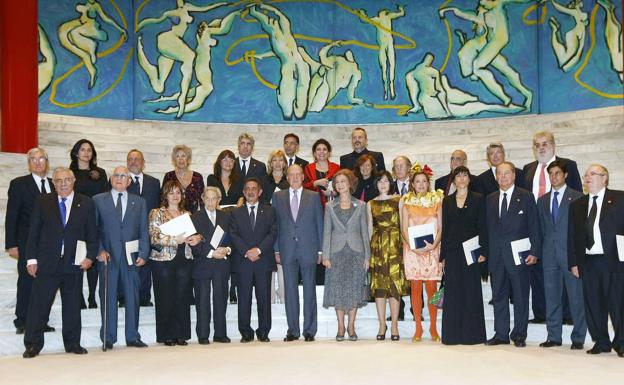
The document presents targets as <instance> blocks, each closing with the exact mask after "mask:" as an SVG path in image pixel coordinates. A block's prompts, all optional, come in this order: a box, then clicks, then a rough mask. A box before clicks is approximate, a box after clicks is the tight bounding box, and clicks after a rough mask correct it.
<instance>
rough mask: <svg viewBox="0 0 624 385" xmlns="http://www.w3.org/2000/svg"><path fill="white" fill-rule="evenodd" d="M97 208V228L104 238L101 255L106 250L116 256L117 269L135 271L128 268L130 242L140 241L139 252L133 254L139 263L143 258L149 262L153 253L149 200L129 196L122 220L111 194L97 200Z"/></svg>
mask: <svg viewBox="0 0 624 385" xmlns="http://www.w3.org/2000/svg"><path fill="white" fill-rule="evenodd" d="M93 200H94V201H95V208H96V212H95V213H96V218H97V225H98V229H99V236H100V250H99V251H100V252H101V251H103V250H106V251H107V252H108V253H109V254H110V255H111V257H112V263H113V264H114V265H116V267H121V266H128V267H129V268H130V269H131V270H132V269H136V266H135V265H134V264H133V265H132V266H129V265H128V262H127V260H126V249H125V245H126V242H129V241H134V240H138V241H139V251H138V253H132V255H131V258H132V260H133V261H136V259H137V258H142V259H143V260H145V261H147V258H148V257H149V252H150V242H149V233H148V230H147V209H146V207H145V199H143V198H141V197H140V196H138V195H134V194H128V202H127V206H126V213H125V214H124V217H123V220H121V221H120V220H119V218H118V217H117V212H116V211H115V203H114V202H113V196H112V195H111V193H110V192H105V193H101V194H97V195H96V196H94V197H93Z"/></svg>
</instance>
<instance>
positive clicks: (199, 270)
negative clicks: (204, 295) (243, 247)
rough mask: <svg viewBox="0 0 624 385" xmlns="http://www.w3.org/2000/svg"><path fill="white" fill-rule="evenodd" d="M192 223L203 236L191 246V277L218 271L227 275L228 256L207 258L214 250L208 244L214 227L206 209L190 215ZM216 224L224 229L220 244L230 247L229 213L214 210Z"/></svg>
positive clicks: (228, 269) (204, 275) (201, 277)
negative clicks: (201, 239)
mask: <svg viewBox="0 0 624 385" xmlns="http://www.w3.org/2000/svg"><path fill="white" fill-rule="evenodd" d="M191 220H192V221H193V225H194V226H195V229H196V230H197V233H198V234H200V235H201V236H202V237H204V240H203V241H202V242H200V243H198V244H197V245H195V246H191V250H193V279H208V278H209V277H210V276H211V272H213V271H216V270H218V271H220V272H222V273H223V274H225V275H227V276H229V271H230V257H228V259H214V258H208V254H209V253H210V252H211V251H212V250H214V249H215V248H214V247H212V245H211V244H210V240H211V239H212V235H213V234H214V231H215V229H216V227H215V226H214V225H213V224H212V222H211V221H210V218H208V213H207V212H206V210H200V211H197V212H195V214H193V216H192V217H191ZM216 221H217V226H220V227H221V228H222V229H223V231H225V235H224V239H223V240H222V243H221V246H223V247H231V246H232V244H231V237H230V236H229V215H228V213H227V212H225V211H222V210H217V211H216ZM261 257H262V256H261Z"/></svg>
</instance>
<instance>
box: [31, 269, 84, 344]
mask: <svg viewBox="0 0 624 385" xmlns="http://www.w3.org/2000/svg"><path fill="white" fill-rule="evenodd" d="M80 277H82V271H80V272H76V273H68V274H50V275H47V274H38V275H37V277H36V278H35V279H34V280H33V285H32V291H31V293H30V294H31V295H30V302H29V305H28V318H27V319H26V332H25V334H24V346H26V347H29V346H31V347H32V348H33V349H34V350H36V351H37V352H39V351H40V350H41V349H42V348H43V344H44V337H43V335H44V334H43V333H44V332H43V331H44V328H45V326H46V325H47V324H48V319H49V317H50V309H52V303H53V302H54V297H56V291H57V290H59V289H60V291H61V301H62V305H63V309H62V317H63V344H64V345H65V349H69V348H73V347H76V346H78V345H80V332H81V330H82V324H81V319H80V298H81V295H82V294H81V290H80V289H81V288H82V286H80V281H81V279H80Z"/></svg>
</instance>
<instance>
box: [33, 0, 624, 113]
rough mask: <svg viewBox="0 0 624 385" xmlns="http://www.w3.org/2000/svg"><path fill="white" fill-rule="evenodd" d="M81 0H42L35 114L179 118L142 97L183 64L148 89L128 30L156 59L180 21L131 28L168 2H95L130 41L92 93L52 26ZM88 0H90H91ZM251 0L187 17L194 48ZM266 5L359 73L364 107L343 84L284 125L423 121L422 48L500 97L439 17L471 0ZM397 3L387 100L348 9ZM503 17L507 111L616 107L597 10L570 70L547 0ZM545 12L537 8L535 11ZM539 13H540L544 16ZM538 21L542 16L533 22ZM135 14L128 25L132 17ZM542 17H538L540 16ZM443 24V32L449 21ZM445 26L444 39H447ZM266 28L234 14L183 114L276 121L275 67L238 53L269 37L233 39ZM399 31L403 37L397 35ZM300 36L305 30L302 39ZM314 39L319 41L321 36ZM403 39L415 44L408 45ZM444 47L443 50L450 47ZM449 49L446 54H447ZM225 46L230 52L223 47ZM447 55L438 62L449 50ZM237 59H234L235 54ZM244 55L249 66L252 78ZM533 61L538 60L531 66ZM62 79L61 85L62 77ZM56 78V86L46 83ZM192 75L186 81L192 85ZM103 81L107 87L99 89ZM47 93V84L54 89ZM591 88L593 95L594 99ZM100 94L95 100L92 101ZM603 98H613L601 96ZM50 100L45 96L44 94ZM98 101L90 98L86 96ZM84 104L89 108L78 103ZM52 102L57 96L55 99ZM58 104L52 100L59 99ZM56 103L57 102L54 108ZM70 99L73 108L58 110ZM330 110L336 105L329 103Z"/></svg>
mask: <svg viewBox="0 0 624 385" xmlns="http://www.w3.org/2000/svg"><path fill="white" fill-rule="evenodd" d="M86 1H87V0H82V1H80V2H79V1H76V0H71V1H70V0H58V1H54V2H52V1H49V0H40V1H39V7H40V8H39V9H40V11H39V14H40V16H39V19H40V24H41V26H42V27H43V29H44V30H45V31H46V32H47V35H48V38H49V39H50V43H51V45H52V48H53V50H54V53H55V55H56V59H57V64H56V67H55V69H54V76H53V79H52V84H51V85H50V86H49V87H48V89H47V90H46V91H45V92H43V93H42V94H41V95H40V99H39V100H40V111H42V112H50V113H57V114H68V115H80V116H93V117H107V118H116V119H133V118H135V119H150V120H169V121H173V120H175V119H176V115H175V114H162V113H158V112H156V110H157V109H159V108H166V107H168V106H175V105H176V101H175V100H171V101H166V102H159V103H150V102H148V101H150V100H154V99H157V98H158V97H159V96H161V95H171V94H174V93H176V92H178V91H179V90H180V82H181V78H182V76H181V73H180V63H179V62H178V63H176V64H175V65H174V67H173V69H172V71H171V73H170V75H169V77H168V78H167V80H166V82H165V84H164V91H163V92H162V94H159V93H157V92H155V91H154V90H153V89H152V87H151V86H150V83H149V79H148V77H147V75H146V72H145V71H144V70H143V69H142V68H141V66H139V64H138V63H137V59H136V56H137V55H136V45H137V36H139V35H140V36H142V39H143V44H144V52H145V55H146V56H147V58H148V59H149V61H150V62H151V63H156V59H157V57H158V52H157V48H156V45H157V35H158V34H159V33H161V32H163V31H167V30H169V29H171V28H172V27H174V26H175V25H176V24H178V22H179V21H178V20H176V19H175V18H173V19H172V20H164V21H163V22H162V23H160V24H152V25H148V26H145V27H144V28H142V29H141V31H140V32H139V33H138V34H135V33H134V30H135V28H134V25H135V23H136V22H137V21H140V20H143V19H145V18H148V17H159V16H160V15H162V14H163V12H164V11H165V10H169V9H175V7H176V1H175V0H135V1H133V2H131V1H129V0H125V1H124V0H117V1H116V2H115V1H113V0H98V3H99V4H100V5H101V7H102V9H103V10H104V11H105V12H106V14H108V15H109V16H110V17H112V18H113V19H114V20H116V21H117V22H118V23H120V24H121V20H120V17H119V15H118V13H117V10H116V9H115V6H114V4H116V5H117V6H118V7H119V9H120V11H121V12H122V13H123V15H124V18H125V20H126V22H127V25H128V28H127V32H128V42H126V43H123V44H121V45H120V46H119V48H117V49H116V50H115V51H114V52H113V53H111V54H110V55H108V56H106V57H104V58H99V59H98V61H97V63H96V67H97V69H98V77H97V80H96V83H95V86H94V87H93V89H89V88H88V83H89V76H88V74H87V71H86V69H85V67H84V66H82V67H80V68H78V69H77V70H76V71H75V72H73V73H71V74H69V76H67V77H66V78H63V76H64V74H66V73H67V71H69V70H70V69H71V68H72V67H73V66H75V65H77V64H79V63H80V59H79V58H78V57H77V56H76V55H74V54H72V53H70V52H69V51H67V50H66V49H65V48H63V47H62V46H61V45H60V42H59V40H58V33H57V30H58V28H59V26H60V25H61V24H63V23H64V22H65V21H67V20H70V19H75V18H76V17H77V16H78V13H77V12H76V5H77V4H79V3H85V2H86ZM91 1H93V0H91ZM192 3H193V4H195V5H202V6H203V5H206V4H210V3H215V2H214V1H206V0H195V1H194V2H192ZM246 3H249V2H248V1H241V2H239V3H236V4H233V5H228V6H224V7H219V8H216V9H213V10H210V11H208V12H205V13H202V12H191V13H190V15H191V16H192V17H193V21H192V23H190V24H189V26H188V29H187V30H186V32H185V34H184V37H183V39H184V42H185V43H186V45H188V46H189V47H190V48H191V49H193V50H195V49H196V46H197V42H196V36H195V35H196V32H197V28H198V26H199V25H200V23H201V22H202V21H206V22H211V21H212V20H215V19H222V18H223V17H225V16H226V15H228V14H229V13H230V12H232V11H233V10H235V9H241V8H244V7H245V5H246ZM266 3H271V4H273V5H274V6H275V7H276V8H279V10H281V11H282V12H283V13H284V14H285V15H286V16H288V18H289V19H290V22H291V25H292V27H291V28H292V31H293V33H294V34H296V35H297V36H298V38H297V44H298V45H299V46H303V47H304V48H305V50H306V51H307V53H308V54H309V55H310V56H311V57H312V58H314V59H315V60H318V54H319V50H320V49H321V48H322V47H323V46H324V45H325V44H327V42H329V41H331V40H347V41H350V43H345V44H343V46H342V47H334V48H332V50H331V51H330V52H331V53H335V54H344V52H346V50H347V49H348V50H351V51H352V53H353V56H354V57H355V60H356V62H357V63H358V65H359V68H360V70H361V73H362V79H361V81H360V83H359V85H358V87H357V90H356V96H358V97H361V98H363V99H365V101H366V102H367V103H368V106H364V105H360V106H351V105H349V103H348V100H347V96H346V90H342V91H340V92H338V94H337V95H336V97H335V98H334V99H333V100H332V101H331V102H330V103H329V106H330V107H328V108H325V109H324V110H323V111H321V112H308V113H307V114H306V115H305V118H304V119H301V120H292V121H290V122H291V123H302V124H334V123H336V124H341V123H345V124H347V123H382V122H397V123H398V122H412V121H424V120H427V117H426V116H425V114H423V112H422V111H420V112H419V113H416V114H407V115H405V111H406V110H407V109H408V108H409V107H411V103H410V99H409V95H408V90H407V88H406V85H405V74H406V73H407V72H408V71H410V70H411V69H412V68H413V67H414V66H415V65H416V64H418V63H419V62H421V61H422V60H423V57H424V55H425V54H426V53H432V54H433V55H434V56H435V59H434V61H433V64H432V66H433V67H434V68H436V69H438V70H440V69H443V71H441V72H442V74H443V75H445V76H446V77H447V78H448V81H449V83H450V85H451V86H452V87H455V88H458V89H460V90H462V91H464V92H468V93H470V94H472V95H474V96H476V97H478V99H479V101H480V102H483V103H488V104H500V103H501V102H500V101H499V100H498V99H497V98H496V97H495V96H494V95H493V94H492V93H490V92H489V91H488V90H487V89H486V88H485V86H484V85H483V83H482V82H480V81H473V80H470V79H468V78H464V77H462V75H461V73H460V70H459V59H458V55H457V52H458V50H459V46H460V45H459V41H458V38H457V36H455V34H454V33H453V31H454V30H455V29H460V30H463V31H464V32H465V33H466V34H467V35H468V37H470V36H471V35H472V32H471V28H472V25H471V23H470V22H467V21H464V20H460V19H459V18H457V17H456V16H454V15H451V14H450V13H447V14H446V18H445V19H444V20H442V19H440V17H439V16H438V9H439V8H440V7H441V6H443V5H444V6H454V7H458V8H460V9H463V10H473V11H474V10H475V9H476V8H477V5H478V3H477V1H476V0H455V1H444V2H443V1H426V0H416V1H414V0H412V1H403V2H396V1H388V0H350V1H347V0H343V1H342V2H338V1H327V0H324V1H292V2H289V1H280V2H274V3H272V2H270V1H267V2H266ZM397 5H404V6H405V16H403V17H399V18H396V19H395V20H393V22H392V30H393V31H394V32H395V36H394V44H395V48H396V49H395V52H396V70H395V82H396V99H394V100H384V87H383V84H382V80H381V70H380V68H379V64H378V62H377V51H376V50H374V49H371V48H370V47H369V48H367V47H366V46H367V45H376V44H377V43H376V27H375V26H374V25H372V24H370V23H366V22H363V21H361V20H360V18H358V17H357V15H355V14H354V13H353V12H354V11H355V10H357V9H365V10H366V12H367V14H368V17H370V18H372V17H373V16H375V15H377V13H378V12H379V11H380V10H382V9H388V10H390V11H393V12H394V11H396V10H397ZM615 6H616V15H618V20H619V22H620V24H621V20H622V9H621V8H622V6H621V3H620V2H617V3H616V4H615ZM594 7H596V5H595V2H594V1H593V0H591V1H586V2H585V4H584V6H583V9H584V10H585V12H587V13H588V14H591V12H592V10H593V8H594ZM505 10H506V14H507V20H508V24H509V31H510V33H509V38H510V40H509V43H508V45H507V46H506V47H505V48H504V49H503V50H502V54H504V56H505V57H506V58H507V60H508V62H509V64H510V66H511V67H513V68H514V69H516V70H517V71H518V72H519V73H520V76H521V81H522V83H523V84H524V85H525V86H526V87H527V88H528V89H530V90H532V91H533V103H532V107H531V110H530V111H527V110H524V111H515V113H520V114H521V113H547V112H561V111H571V110H579V109H586V108H594V107H602V106H611V105H622V103H623V100H624V99H623V98H622V97H621V96H619V94H622V83H621V82H620V81H619V78H618V76H617V73H616V72H615V71H613V69H612V68H611V65H610V61H609V56H608V51H607V48H606V44H605V40H604V36H603V31H604V12H603V11H602V9H599V10H597V11H596V16H595V17H594V21H593V22H591V23H589V25H588V26H587V30H586V31H587V32H586V36H585V39H586V41H585V47H584V52H583V55H582V57H581V59H580V62H579V64H577V65H576V66H575V68H573V69H572V70H571V71H570V72H567V73H564V72H563V71H561V70H560V69H559V68H558V67H557V62H556V59H555V57H554V54H553V49H552V47H551V45H550V29H549V26H548V18H549V17H551V16H555V17H556V18H557V20H559V21H560V23H561V26H562V30H563V31H564V32H565V31H567V30H568V29H569V28H571V27H572V24H571V18H569V17H566V16H563V15H561V14H560V13H557V11H556V10H554V9H553V7H552V4H551V3H550V2H547V3H546V4H545V5H540V6H536V3H534V2H528V3H527V4H509V5H507V6H506V7H505ZM544 10H545V11H544ZM544 12H545V14H544ZM542 16H544V17H542ZM135 18H136V20H135ZM540 21H541V22H540ZM447 24H448V27H447ZM100 28H101V29H103V30H105V31H106V32H107V33H108V36H109V38H108V41H105V42H99V43H98V48H97V51H98V52H105V51H107V50H109V49H112V48H114V47H115V44H116V43H118V41H119V38H120V34H119V32H118V31H116V30H115V29H114V28H113V27H111V26H110V25H108V24H106V23H102V22H100ZM591 28H593V29H594V31H595V37H594V39H593V41H594V43H593V44H591V41H592V39H591V36H590V35H591V34H590V29H591ZM449 32H450V39H449ZM255 34H264V32H263V31H262V30H261V28H260V25H259V23H258V22H255V20H254V19H253V18H252V17H250V16H249V15H248V14H245V13H244V14H243V17H242V18H241V17H236V19H235V20H234V23H233V26H232V30H231V31H230V32H229V33H228V34H225V35H221V36H217V35H214V36H213V38H214V39H215V40H216V41H217V42H218V44H217V45H216V46H214V47H212V48H211V68H212V73H213V75H212V83H213V85H214V90H213V91H212V94H211V95H210V96H209V97H208V99H207V100H206V102H205V104H204V105H203V107H201V108H200V109H198V110H197V111H194V112H186V113H184V114H183V115H182V116H181V118H180V120H182V121H196V122H235V123H284V122H285V120H284V117H283V115H282V110H281V109H280V106H279V105H278V103H277V98H276V91H275V90H274V89H271V88H269V87H267V86H266V85H264V84H263V83H262V82H261V80H260V79H259V77H260V78H262V79H264V80H265V81H266V82H268V83H271V84H277V83H278V82H279V77H280V73H279V66H280V62H279V61H278V59H276V58H263V59H255V60H247V61H246V60H244V58H245V56H246V52H247V58H248V59H249V52H250V51H255V52H256V53H262V52H266V51H269V50H270V45H269V40H268V39H266V38H254V39H250V40H245V41H242V42H241V41H239V40H240V39H243V40H244V38H245V37H248V36H251V35H255ZM398 34H402V35H404V36H405V37H406V38H407V39H406V38H402V37H400V36H398ZM299 35H304V36H305V38H304V37H299ZM319 40H320V41H319ZM411 41H415V43H416V44H415V47H413V45H412V43H411ZM449 45H450V46H449ZM590 46H592V47H593V48H592V50H591V56H590V57H588V58H587V61H586V63H585V64H584V66H583V70H582V72H580V74H579V75H578V78H579V79H580V80H581V81H582V82H584V83H586V84H588V85H591V87H593V88H594V89H595V90H598V93H596V92H593V91H591V90H589V89H587V88H586V87H583V86H581V85H580V84H579V83H578V82H577V80H575V73H576V72H577V70H578V68H579V67H581V65H582V64H583V62H584V61H585V59H586V56H587V55H588V50H589V48H590ZM449 48H450V51H449ZM228 49H230V50H231V51H230V52H228ZM449 52H450V55H449V56H448V61H447V62H446V63H445V58H446V57H447V54H448V53H449ZM129 55H131V61H130V64H129V65H128V66H127V68H126V70H125V72H123V76H122V78H121V80H120V81H119V82H118V84H116V85H115V86H113V87H112V88H111V86H112V85H114V83H115V81H116V79H118V77H119V75H120V73H121V72H122V69H123V67H124V62H125V60H126V59H127V58H128V57H129ZM239 59H240V61H239V62H237V60H239ZM252 62H253V64H255V67H256V70H257V73H258V75H259V76H256V74H254V71H253V68H252ZM538 64H539V65H538ZM492 72H493V73H494V76H495V77H496V79H498V80H500V82H501V84H502V86H503V88H504V90H505V92H506V93H507V94H508V95H509V96H510V97H511V99H512V103H514V104H517V105H521V104H522V102H523V100H524V97H523V96H522V95H521V94H520V93H519V92H517V91H516V90H515V89H513V88H512V87H510V85H509V83H508V82H507V81H506V80H503V79H504V78H503V76H502V75H501V74H500V73H499V72H497V71H496V70H493V71H492ZM59 79H60V80H59ZM55 84H56V86H55ZM196 84H197V80H196V78H195V76H194V78H193V81H192V84H191V85H196ZM108 88H111V89H110V92H108V93H106V94H104V95H102V94H103V93H104V92H105V91H106V90H107V89H108ZM53 91H56V92H55V93H54V94H53ZM599 93H602V95H600V94H599ZM98 95H100V96H99V98H98ZM604 95H610V96H608V97H605V96H604ZM52 96H54V98H51V97H52ZM94 98H97V99H96V100H93V99H94ZM89 100H92V101H91V102H89V103H86V104H81V103H85V101H89ZM53 101H54V102H53ZM58 104H61V105H58ZM63 104H65V106H63ZM67 104H79V105H78V106H71V108H67V106H66V105H67ZM331 106H333V107H331ZM493 116H500V114H498V113H494V112H481V113H479V114H476V115H474V117H478V118H483V117H493Z"/></svg>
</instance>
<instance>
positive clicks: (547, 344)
mask: <svg viewBox="0 0 624 385" xmlns="http://www.w3.org/2000/svg"><path fill="white" fill-rule="evenodd" d="M539 346H540V347H541V348H552V347H553V346H561V342H556V341H551V340H546V341H545V342H542V343H541V344H539Z"/></svg>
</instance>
